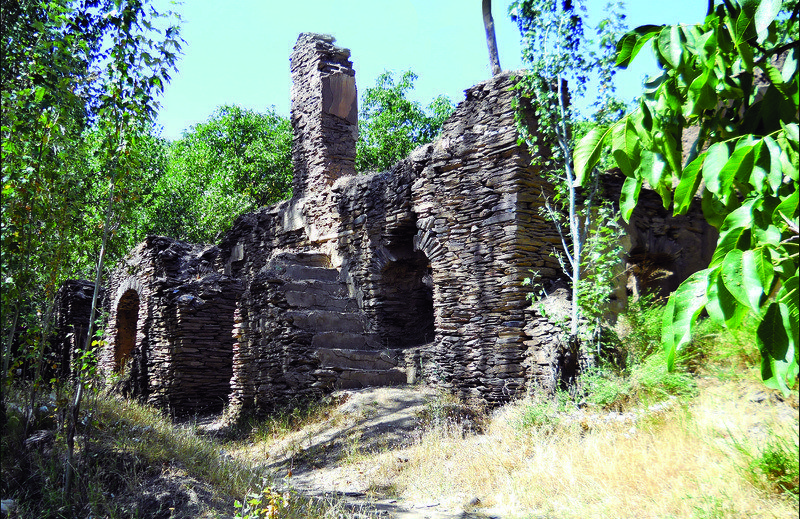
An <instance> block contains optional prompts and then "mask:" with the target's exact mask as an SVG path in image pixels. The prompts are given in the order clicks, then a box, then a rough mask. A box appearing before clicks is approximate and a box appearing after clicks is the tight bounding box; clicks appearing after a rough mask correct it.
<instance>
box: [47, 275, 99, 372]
mask: <svg viewBox="0 0 800 519" xmlns="http://www.w3.org/2000/svg"><path fill="white" fill-rule="evenodd" d="M93 295H94V283H92V282H91V281H86V280H69V281H67V282H65V283H64V284H63V285H62V286H61V288H60V289H59V290H58V293H57V294H56V302H55V314H54V316H53V329H54V330H55V331H56V333H55V335H54V337H53V340H52V342H51V349H52V351H53V355H54V356H55V358H54V359H53V360H54V361H55V364H56V365H57V368H56V369H55V372H54V373H52V375H56V376H58V377H61V378H65V377H70V376H72V375H73V372H72V363H73V361H74V360H75V358H76V354H77V352H78V351H85V349H86V334H87V333H88V325H89V316H90V314H91V310H92V297H93ZM104 298H105V290H104V289H103V288H102V287H101V288H100V292H99V294H98V298H97V308H98V310H100V309H102V308H103V303H104ZM97 317H98V318H99V317H101V313H100V312H99V311H98V312H97ZM48 364H50V363H48ZM48 375H49V374H48Z"/></svg>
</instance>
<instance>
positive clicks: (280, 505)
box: [233, 485, 296, 519]
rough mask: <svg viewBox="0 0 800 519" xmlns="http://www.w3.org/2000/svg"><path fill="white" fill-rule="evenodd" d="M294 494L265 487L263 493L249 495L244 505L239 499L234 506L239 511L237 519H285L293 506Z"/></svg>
mask: <svg viewBox="0 0 800 519" xmlns="http://www.w3.org/2000/svg"><path fill="white" fill-rule="evenodd" d="M292 497H296V494H294V496H293V494H292V492H289V491H287V492H283V493H281V492H278V491H277V490H275V489H274V488H272V487H271V486H268V485H267V486H265V487H264V488H263V489H262V490H261V492H252V493H249V494H247V499H246V500H245V501H244V502H243V503H242V502H241V501H239V500H238V499H237V500H236V501H235V502H234V504H233V506H234V508H236V509H237V512H236V515H235V516H234V517H236V519H277V518H278V517H285V516H286V515H287V511H288V510H289V507H290V506H291V505H292Z"/></svg>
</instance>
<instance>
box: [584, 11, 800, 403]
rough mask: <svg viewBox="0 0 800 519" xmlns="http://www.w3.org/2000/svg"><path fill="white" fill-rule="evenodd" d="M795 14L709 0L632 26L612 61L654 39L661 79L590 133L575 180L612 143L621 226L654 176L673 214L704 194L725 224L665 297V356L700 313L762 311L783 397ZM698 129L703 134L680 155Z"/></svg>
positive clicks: (799, 54)
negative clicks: (687, 17) (662, 20)
mask: <svg viewBox="0 0 800 519" xmlns="http://www.w3.org/2000/svg"><path fill="white" fill-rule="evenodd" d="M782 8H783V9H784V16H785V18H786V19H784V20H782V21H781V20H779V18H778V16H779V14H780V13H781V9H782ZM788 9H791V11H790V12H786V10H788ZM798 17H800V12H798V8H797V2H786V3H785V4H782V3H781V1H780V0H763V1H760V2H756V1H753V0H739V1H734V2H729V1H726V2H724V3H721V4H719V5H715V2H713V1H710V2H709V7H708V14H707V17H706V19H705V21H704V22H703V23H702V24H698V25H672V26H662V25H646V26H642V27H639V28H637V29H634V30H633V31H630V32H628V33H627V34H626V35H625V36H624V37H623V38H622V39H621V40H620V41H619V43H618V45H617V64H618V65H620V66H627V64H628V63H630V61H631V60H633V59H634V58H635V57H636V55H637V54H638V53H639V51H640V50H641V49H642V48H643V47H644V45H645V44H646V43H648V42H651V43H652V45H653V50H654V52H655V54H656V56H657V58H658V60H659V64H660V65H661V68H662V70H663V73H662V74H661V75H660V76H659V77H657V78H651V79H649V80H648V82H647V83H646V85H645V91H644V95H643V96H642V98H641V99H640V101H639V106H638V108H637V109H636V110H635V111H634V112H633V113H631V114H629V115H627V116H625V117H623V118H622V119H620V120H619V121H617V122H614V123H613V124H610V125H607V126H601V127H598V128H595V129H594V130H592V131H591V132H590V133H589V134H588V135H586V136H585V137H584V138H583V139H582V140H581V142H580V143H579V145H578V146H577V148H576V149H575V151H574V160H575V169H576V178H577V182H578V183H579V184H585V183H586V182H587V181H588V179H590V178H591V175H590V172H591V171H592V170H593V169H594V167H595V165H596V164H597V162H598V159H599V157H600V154H601V153H602V152H603V150H604V149H611V150H612V151H613V156H614V160H615V161H616V163H617V165H618V166H619V167H620V169H621V170H622V171H623V173H624V174H625V176H626V180H625V184H624V186H623V192H622V198H621V200H620V205H621V211H622V217H623V218H624V219H625V220H626V221H627V219H628V218H630V215H631V212H632V211H633V208H634V206H635V205H636V202H637V199H638V196H639V192H640V190H641V188H642V186H643V185H644V184H645V183H647V184H648V185H649V186H650V187H651V188H652V189H654V190H656V191H657V192H658V193H659V194H660V195H661V198H662V200H663V203H664V207H665V208H667V209H668V208H669V207H670V206H672V207H673V211H674V214H676V215H678V214H685V213H686V211H687V210H688V208H689V204H690V203H691V202H692V200H694V198H695V197H696V196H700V195H701V196H702V208H703V214H704V215H705V218H706V220H707V221H708V223H710V224H711V225H713V226H715V227H716V228H718V229H719V231H720V237H719V240H718V242H717V248H716V251H715V252H714V256H713V259H712V260H711V264H710V265H709V267H708V268H707V269H705V270H702V271H700V272H697V273H695V274H693V275H692V276H691V277H690V278H689V279H687V280H686V281H685V282H684V283H683V284H681V286H680V288H679V289H678V290H677V291H676V292H675V293H673V294H672V295H671V297H670V299H669V304H668V305H667V309H666V311H665V314H664V321H663V328H664V333H663V343H664V347H665V349H666V352H667V362H668V364H669V365H670V366H672V365H674V359H675V356H676V355H677V353H678V352H679V351H680V350H681V349H682V348H683V347H684V346H685V345H686V344H687V343H688V342H689V341H690V339H691V332H692V330H693V328H694V327H695V326H697V323H698V321H699V319H698V318H699V317H700V314H701V312H703V311H704V310H705V311H706V312H707V313H708V315H709V317H710V318H711V319H712V320H713V321H715V322H717V323H719V324H722V325H724V326H726V327H729V328H731V329H736V328H738V327H739V326H740V325H741V323H742V321H743V319H744V318H745V317H747V316H748V315H755V316H756V317H757V319H758V320H759V326H758V327H757V328H756V332H755V333H754V335H753V342H754V343H755V344H756V345H757V346H758V349H759V350H760V352H761V356H762V361H761V373H762V377H763V379H764V383H765V384H767V385H768V386H769V387H772V388H777V389H781V390H782V391H784V392H787V391H788V388H789V387H791V386H793V385H794V384H796V383H797V376H798V341H799V340H800V339H798V333H799V332H798V322H800V312H798V251H799V249H798V245H799V244H798V238H799V235H800V228H799V227H798V214H799V213H798V168H797V164H798V156H799V155H798V151H799V150H798V141H799V140H800V138H799V137H798V135H799V133H798V122H799V121H798V107H799V106H800V102H799V101H798V100H799V99H800V97H798V96H800V74H798V62H799V61H800V42H799V41H798V40H797V39H796V38H797V32H796V31H794V32H793V33H792V32H789V33H780V32H779V30H780V29H782V28H783V29H787V28H791V27H794V28H796V27H797V23H798ZM689 127H695V128H697V130H698V135H697V138H696V139H695V141H694V143H693V144H692V145H691V148H690V149H689V150H683V149H682V138H683V136H684V131H685V130H686V129H687V128H689ZM684 151H686V152H687V159H686V160H685V162H684V161H683V159H682V157H683V153H684Z"/></svg>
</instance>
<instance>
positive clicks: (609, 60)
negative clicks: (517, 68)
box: [509, 0, 624, 348]
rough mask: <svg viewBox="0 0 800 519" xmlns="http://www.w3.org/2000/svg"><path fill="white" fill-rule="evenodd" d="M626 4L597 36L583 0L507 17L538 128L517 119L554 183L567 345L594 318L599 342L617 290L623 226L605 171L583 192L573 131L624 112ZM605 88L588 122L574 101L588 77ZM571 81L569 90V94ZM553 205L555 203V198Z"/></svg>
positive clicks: (520, 8) (548, 1) (550, 210)
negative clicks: (621, 57) (621, 61)
mask: <svg viewBox="0 0 800 519" xmlns="http://www.w3.org/2000/svg"><path fill="white" fill-rule="evenodd" d="M621 8H622V5H621V4H609V5H608V6H607V7H606V9H605V12H606V17H605V18H603V19H602V20H601V21H600V23H599V24H598V25H597V27H596V28H595V31H596V34H597V36H598V40H597V41H594V40H592V39H591V38H589V37H588V36H587V35H586V34H585V21H584V20H585V19H586V17H587V12H586V9H585V7H584V6H583V5H582V4H581V3H580V2H578V1H563V2H562V1H557V0H518V1H516V2H514V3H512V4H511V6H510V8H509V14H510V15H511V18H512V20H514V21H515V22H516V23H517V25H518V26H519V29H520V33H521V35H522V42H523V43H522V49H523V50H522V57H523V60H524V62H525V64H526V67H527V69H526V72H525V75H524V76H523V77H521V78H520V79H519V81H518V82H517V86H516V89H517V91H518V93H519V95H520V97H521V98H522V99H523V100H524V103H525V104H529V105H530V107H531V109H532V111H533V114H534V118H535V123H534V124H535V127H529V126H528V124H527V119H526V117H523V116H522V114H521V113H518V114H517V115H518V117H517V122H518V126H519V128H520V130H521V133H522V135H523V137H524V138H525V140H526V143H527V145H528V147H529V149H530V150H531V154H532V157H533V163H534V165H537V166H539V167H540V168H541V169H542V171H543V173H544V175H545V176H546V178H548V180H550V182H551V183H552V184H553V185H554V187H555V189H556V193H555V195H554V198H553V200H546V201H545V205H546V216H547V217H549V218H550V219H551V220H552V221H553V222H554V223H555V225H556V228H557V230H558V232H559V235H560V236H561V245H562V250H561V251H556V255H557V257H558V259H559V261H560V262H561V265H562V268H563V270H564V273H565V274H566V276H567V277H568V278H569V280H570V283H571V284H572V308H571V317H570V321H569V343H570V344H571V345H572V346H573V347H575V348H576V347H577V346H578V344H579V342H580V340H579V339H580V337H579V333H580V332H581V326H580V324H581V322H583V321H585V320H588V321H589V326H588V327H586V328H588V329H589V330H588V331H589V332H590V336H591V339H592V340H593V341H595V342H597V344H598V346H599V336H600V331H601V326H600V325H601V320H602V317H603V314H604V313H605V306H606V303H607V301H608V298H609V296H610V294H611V292H612V291H613V288H614V281H615V279H614V275H613V271H614V265H613V264H614V263H615V262H619V252H620V251H619V247H618V240H616V239H615V233H616V232H618V231H619V228H618V226H615V224H614V218H613V217H612V213H613V211H612V208H610V207H601V206H602V204H600V203H599V202H598V201H597V199H598V198H599V197H598V196H597V195H598V188H599V182H598V180H599V174H598V173H597V171H593V172H592V173H593V174H592V180H590V181H587V182H586V183H587V184H588V185H589V189H587V190H581V189H580V186H578V185H577V184H576V182H575V171H574V169H573V164H572V162H571V161H570V160H569V158H570V156H571V154H572V149H573V148H574V139H573V136H574V135H575V134H576V133H580V132H582V131H585V130H584V128H585V127H586V126H587V125H588V126H590V127H591V126H596V125H597V124H598V123H604V122H607V121H608V120H609V119H611V118H613V117H614V114H616V113H617V112H618V111H619V107H620V103H619V102H618V101H617V100H616V99H615V97H614V95H613V94H614V84H613V76H614V67H613V63H614V52H613V51H614V42H615V41H616V39H617V37H618V36H617V35H618V34H621V31H622V25H621V24H622V20H623V19H624V16H623V15H622V14H620V11H621ZM593 77H595V78H596V79H598V80H599V81H600V83H601V85H602V88H600V89H599V95H598V96H597V97H596V99H595V101H594V105H593V106H594V108H595V110H596V111H595V114H594V116H593V121H592V122H589V121H587V120H586V119H585V118H584V117H582V116H581V114H580V113H579V112H578V111H577V110H576V109H575V108H574V107H573V106H571V105H570V101H569V98H570V97H572V98H579V97H583V96H584V95H585V94H586V91H587V85H588V84H589V82H590V79H592V78H593ZM567 84H569V93H568V92H567ZM551 202H552V203H551Z"/></svg>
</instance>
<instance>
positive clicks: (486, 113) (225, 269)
mask: <svg viewBox="0 0 800 519" xmlns="http://www.w3.org/2000/svg"><path fill="white" fill-rule="evenodd" d="M333 42H334V40H333V39H332V38H330V37H327V36H320V35H314V34H302V35H301V36H300V38H299V39H298V42H297V45H296V46H295V49H294V52H293V54H292V58H291V63H292V65H291V67H292V79H293V81H294V86H293V87H292V124H293V127H294V131H295V137H294V142H293V148H292V154H293V161H294V168H295V178H294V181H295V184H294V197H293V198H292V199H291V200H288V201H285V202H281V203H279V204H276V205H273V206H271V207H265V208H262V209H259V210H258V211H255V212H253V213H249V214H246V215H242V216H241V217H239V218H238V219H237V220H236V221H235V222H234V224H233V226H232V228H231V230H230V231H229V232H228V233H226V235H225V236H224V237H223V239H222V241H221V242H220V244H219V245H218V246H210V245H192V244H186V243H181V242H177V241H175V240H170V239H168V238H160V237H148V239H147V240H146V241H145V242H144V243H143V244H141V245H139V246H138V247H137V248H136V249H134V251H133V252H132V253H131V255H130V256H129V257H128V258H127V259H126V260H125V262H123V264H122V265H121V266H120V267H119V269H117V271H116V272H115V274H114V276H112V280H111V284H110V286H109V298H110V303H109V310H110V312H111V323H112V328H114V331H113V333H112V336H111V337H109V345H108V347H107V348H106V349H105V350H104V354H103V359H102V365H103V367H104V369H106V370H107V371H109V372H113V371H115V370H119V369H121V367H123V366H126V365H127V364H126V363H125V361H126V359H127V358H128V357H129V358H130V359H131V361H130V368H129V369H130V375H131V380H132V382H131V386H132V387H131V391H132V392H134V393H135V394H140V395H142V396H144V397H146V398H147V399H148V400H149V401H150V402H152V403H154V404H156V405H159V406H161V407H164V408H170V409H175V410H183V411H189V412H193V411H199V410H202V409H205V408H213V407H219V405H222V404H223V403H224V402H225V401H226V399H227V398H228V393H229V403H230V406H231V411H232V413H231V416H236V415H238V414H239V413H241V412H244V411H262V412H269V411H272V410H274V409H276V408H278V407H281V406H282V405H286V404H287V403H289V402H291V401H293V400H296V399H298V398H306V397H311V396H315V395H319V394H321V393H323V392H325V391H330V390H332V389H334V388H337V387H362V386H369V385H380V384H395V383H402V382H405V381H412V380H417V379H421V380H424V381H426V382H427V383H430V384H435V385H440V386H443V387H446V388H450V389H452V390H454V391H455V392H457V393H458V394H459V395H461V396H463V397H466V398H476V399H480V400H483V401H486V402H489V403H491V404H497V403H502V402H505V401H507V400H509V399H510V398H512V397H514V396H515V395H521V394H524V393H525V392H526V391H527V392H531V391H534V390H535V388H540V389H543V390H545V391H554V390H555V388H556V387H557V386H558V385H559V384H560V383H561V382H563V380H562V379H563V378H564V377H567V376H570V375H569V372H572V371H574V365H577V364H578V363H580V362H582V359H581V358H580V356H579V355H574V354H573V355H572V357H570V355H571V353H570V352H569V351H568V349H566V348H565V347H564V345H563V344H561V343H559V339H558V336H559V335H560V332H561V330H560V329H559V328H558V326H557V325H555V324H553V323H552V322H551V319H550V318H549V315H545V314H547V313H548V312H544V313H543V312H540V311H538V310H537V309H531V308H530V306H529V303H528V300H527V299H526V295H527V292H528V288H527V287H525V286H523V284H522V282H523V279H524V278H525V277H528V276H530V275H531V271H536V272H537V273H538V275H539V279H540V280H541V282H542V283H545V284H547V283H549V284H550V285H553V284H557V283H559V282H561V278H562V276H563V274H562V272H561V268H560V266H559V265H558V262H557V260H556V259H555V258H554V257H553V256H552V251H553V249H554V248H558V247H560V239H559V237H558V234H557V232H556V229H555V227H554V225H553V223H552V222H551V221H550V220H549V219H547V218H545V217H542V216H541V209H542V206H543V205H544V203H545V198H546V197H549V196H551V195H552V193H553V189H552V186H550V185H549V184H548V183H547V181H546V180H544V179H543V178H541V176H540V175H539V172H538V170H537V169H536V168H535V167H532V166H531V165H530V164H531V160H530V159H531V157H530V156H529V155H528V153H527V151H526V150H525V148H523V147H521V146H519V145H518V133H517V130H516V125H515V111H516V108H515V104H514V102H513V99H514V92H513V89H512V87H513V84H514V79H513V75H512V74H501V75H498V76H495V77H493V78H492V79H490V80H488V81H485V82H482V83H480V84H478V85H475V86H474V87H472V88H470V89H468V90H467V91H466V99H465V100H464V101H463V102H462V103H460V104H459V105H458V107H457V109H456V111H455V113H454V114H453V116H452V117H451V118H450V119H449V120H448V121H447V122H446V123H445V124H444V127H443V131H442V135H441V137H440V138H439V139H438V140H437V141H436V142H434V143H430V144H426V145H424V146H421V147H420V148H418V149H416V150H415V151H414V152H412V154H411V155H410V156H409V157H408V158H406V159H404V160H402V161H400V162H398V163H397V164H395V165H394V166H393V167H392V168H390V169H389V170H388V171H384V172H380V173H372V174H368V175H361V176H357V175H355V173H354V168H353V163H354V157H355V141H356V104H355V97H356V90H355V80H354V73H353V70H352V63H351V62H350V61H349V55H350V54H349V51H348V50H346V49H341V48H339V47H336V46H334V45H333ZM529 108H530V107H529ZM532 113H533V112H532V111H529V113H527V116H528V117H529V118H532ZM524 115H525V114H524V113H523V116H524ZM542 152H543V153H546V150H545V151H542ZM608 189H609V193H608V194H607V196H609V197H610V198H612V199H613V198H618V192H617V193H615V192H614V189H616V188H615V187H614V183H613V182H610V183H609V188H608ZM648 197H649V195H648V194H646V193H643V194H642V200H643V202H642V207H643V208H642V209H637V211H638V212H635V213H634V218H633V219H632V224H631V227H630V229H631V237H630V244H629V247H628V250H629V252H630V257H631V258H633V257H634V256H635V254H636V251H637V250H639V249H641V248H643V249H644V250H646V251H647V255H649V256H647V257H648V258H650V259H652V258H653V257H655V255H657V254H662V253H663V254H666V255H669V256H670V257H671V258H673V263H672V264H671V265H670V267H669V268H673V269H674V270H675V272H686V275H687V276H688V274H690V273H691V272H688V271H689V270H691V269H692V268H694V265H696V262H695V263H692V262H689V263H681V262H682V261H683V260H684V259H686V258H689V257H691V256H692V255H691V253H689V252H688V251H685V252H681V251H680V250H679V249H680V247H683V248H686V247H687V245H686V244H687V243H688V244H689V245H688V246H689V247H692V248H693V249H694V248H697V249H701V248H703V247H704V246H705V247H709V246H710V247H712V248H713V243H712V242H713V239H712V237H711V235H710V234H709V233H708V230H707V229H706V228H701V227H702V226H701V224H700V220H698V219H697V218H699V217H698V216H697V215H696V214H694V215H693V216H691V217H690V218H689V220H686V221H680V222H678V223H675V224H674V225H673V223H670V222H671V221H669V220H667V219H664V220H663V221H662V220H660V219H661V218H662V216H660V215H659V214H657V213H656V212H653V210H651V208H650V202H648V200H649V198H648ZM687 233H688V234H687ZM665 240H666V242H665ZM665 243H666V245H665ZM670 244H674V245H670ZM662 249H663V250H662ZM703 250H705V249H703ZM631 261H632V264H633V263H635V262H634V261H633V260H631ZM637 264H638V265H642V264H643V262H641V261H640V262H639V263H637ZM682 275H683V274H677V277H678V278H680V277H681V276H682ZM562 302H563V301H562Z"/></svg>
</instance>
